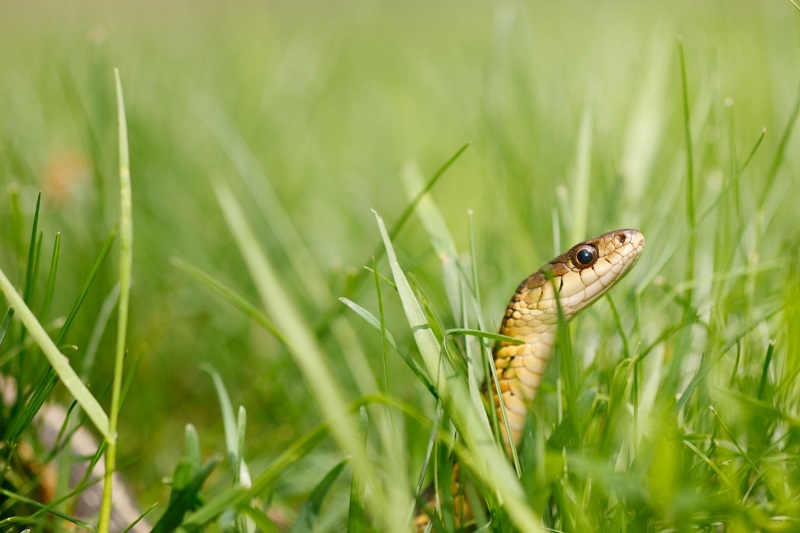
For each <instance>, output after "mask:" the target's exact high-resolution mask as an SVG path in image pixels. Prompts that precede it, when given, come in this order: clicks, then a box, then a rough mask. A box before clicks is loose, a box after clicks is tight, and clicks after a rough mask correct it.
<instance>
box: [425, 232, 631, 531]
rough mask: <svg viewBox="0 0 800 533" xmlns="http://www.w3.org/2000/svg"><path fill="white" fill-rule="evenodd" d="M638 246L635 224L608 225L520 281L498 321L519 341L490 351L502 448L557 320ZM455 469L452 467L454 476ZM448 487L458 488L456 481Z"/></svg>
mask: <svg viewBox="0 0 800 533" xmlns="http://www.w3.org/2000/svg"><path fill="white" fill-rule="evenodd" d="M643 249H644V235H642V233H641V232H639V231H638V230H635V229H620V230H615V231H610V232H608V233H604V234H602V235H599V236H597V237H594V238H592V239H588V240H585V241H583V242H580V243H578V244H576V245H574V246H573V247H572V248H570V249H569V250H568V251H567V252H565V253H563V254H561V255H559V256H558V257H556V258H555V259H553V260H552V261H550V262H549V263H547V264H545V265H544V266H542V267H541V268H540V269H539V270H537V271H536V272H534V273H533V274H531V275H530V276H528V277H527V278H525V279H524V280H523V281H522V283H520V284H519V286H518V287H517V290H516V291H515V292H514V295H513V296H512V297H511V301H510V302H509V303H508V307H507V308H506V312H505V315H504V317H503V320H502V324H501V326H500V334H501V335H504V336H506V337H511V338H512V339H516V340H517V341H518V342H516V343H515V342H509V341H500V342H497V343H496V344H495V346H494V349H493V353H492V355H493V359H494V367H495V371H496V375H497V389H496V390H494V391H493V392H495V394H491V397H493V399H494V401H493V403H494V408H495V409H496V411H497V420H498V426H499V430H500V433H501V434H502V439H503V442H504V443H505V447H506V451H507V452H508V451H510V448H511V446H512V443H513V446H517V445H518V444H519V443H520V441H521V440H522V436H523V433H524V430H525V423H526V421H527V418H528V410H529V408H530V406H531V405H532V404H533V402H534V400H535V399H536V396H537V394H538V392H539V387H540V386H541V384H542V379H543V376H544V373H545V370H546V369H547V364H548V362H549V361H550V358H551V356H552V354H553V348H554V346H555V344H556V339H557V337H558V329H559V324H560V323H566V322H569V321H570V320H571V319H572V318H574V317H575V316H576V315H577V314H578V313H580V312H581V311H583V310H584V309H586V308H587V307H589V306H590V305H592V303H594V302H595V301H596V300H597V299H599V298H600V297H601V296H603V295H605V294H606V293H607V292H608V291H609V290H610V289H611V287H613V286H614V285H616V283H617V282H618V281H620V280H621V279H622V278H624V277H625V275H626V274H627V273H628V272H630V270H631V269H632V268H633V266H634V265H635V264H636V262H637V261H638V259H639V256H640V255H641V253H642V250H643ZM519 341H521V342H519ZM488 393H489V387H488V386H484V396H489V394H488ZM509 432H510V435H509ZM456 466H457V465H456ZM456 472H457V468H454V476H455V474H456ZM453 487H454V490H455V491H458V483H457V482H456V483H454V484H453ZM456 497H457V498H458V499H459V500H460V501H461V503H460V504H457V505H456V509H459V507H461V509H460V510H459V514H460V515H462V516H468V515H469V514H471V513H469V509H468V508H467V504H466V500H465V499H464V498H461V497H460V496H458V495H456ZM433 503H435V500H434V502H433ZM429 522H430V517H429V516H428V515H427V514H425V513H424V512H421V513H419V514H418V515H417V517H416V519H415V528H416V529H417V531H424V530H425V529H426V528H428V527H429Z"/></svg>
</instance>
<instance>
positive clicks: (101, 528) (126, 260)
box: [97, 69, 133, 533]
mask: <svg viewBox="0 0 800 533" xmlns="http://www.w3.org/2000/svg"><path fill="white" fill-rule="evenodd" d="M114 78H115V81H116V88H117V121H118V136H119V236H120V239H119V244H120V247H119V305H118V306H117V309H118V311H117V343H116V350H115V357H114V378H113V382H112V386H111V407H110V411H109V417H108V418H109V432H110V433H111V438H110V439H106V440H107V441H108V448H107V449H106V453H105V459H106V461H105V462H106V470H105V481H104V485H103V501H102V503H101V505H100V512H99V518H98V521H97V530H98V532H99V533H105V532H106V531H108V528H109V525H110V521H111V505H112V500H111V498H112V494H111V489H112V486H113V483H112V476H113V475H114V470H115V469H116V461H117V420H118V417H119V410H120V407H121V405H120V396H121V394H122V370H123V367H124V362H125V351H126V343H127V339H128V310H129V307H130V293H131V271H132V270H133V198H132V193H131V172H130V166H131V165H130V158H129V155H128V126H127V120H126V118H125V100H124V97H123V95H122V82H121V81H120V77H119V70H117V69H114Z"/></svg>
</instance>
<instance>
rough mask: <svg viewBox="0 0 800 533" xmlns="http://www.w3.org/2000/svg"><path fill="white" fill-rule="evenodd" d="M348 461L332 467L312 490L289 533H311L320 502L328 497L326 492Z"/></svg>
mask: <svg viewBox="0 0 800 533" xmlns="http://www.w3.org/2000/svg"><path fill="white" fill-rule="evenodd" d="M348 461H349V459H345V460H343V461H341V462H340V463H339V464H337V465H336V466H334V467H333V468H332V469H331V471H330V472H328V473H327V474H326V475H325V477H324V478H322V481H320V482H319V484H318V485H317V486H316V487H315V488H314V491H313V492H312V493H311V496H310V497H309V498H308V500H307V501H306V503H305V504H303V508H302V509H300V515H299V516H298V517H297V521H296V522H295V523H294V527H292V529H291V533H311V532H312V531H313V530H314V524H315V523H316V520H317V515H319V510H320V508H321V507H322V502H323V501H324V500H325V496H327V495H328V491H329V490H330V488H331V487H332V486H333V484H334V482H335V481H336V479H337V478H338V477H339V474H341V473H342V470H344V467H345V466H346V465H347V463H348Z"/></svg>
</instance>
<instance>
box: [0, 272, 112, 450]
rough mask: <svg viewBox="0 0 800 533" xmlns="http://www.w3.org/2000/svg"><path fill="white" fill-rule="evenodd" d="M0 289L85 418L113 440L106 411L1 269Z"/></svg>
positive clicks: (104, 435)
mask: <svg viewBox="0 0 800 533" xmlns="http://www.w3.org/2000/svg"><path fill="white" fill-rule="evenodd" d="M0 290H2V292H3V294H4V295H5V297H6V300H8V302H9V303H10V304H11V306H12V307H13V308H14V314H16V316H17V317H19V319H20V321H21V322H22V324H23V325H24V326H25V328H26V329H27V330H28V333H29V334H30V336H31V337H33V339H34V341H35V342H36V344H37V345H38V346H39V348H40V349H41V350H42V353H43V354H44V356H45V357H46V358H47V360H48V362H49V363H50V365H51V366H52V367H53V371H54V372H55V373H56V374H57V375H58V377H59V378H60V379H61V381H62V382H63V383H64V386H65V387H66V388H67V390H69V392H70V394H72V396H73V397H74V398H75V400H76V401H77V402H78V404H79V405H80V406H81V407H82V408H83V410H84V411H85V412H86V415H87V416H88V417H89V419H91V421H92V423H93V424H94V425H95V427H96V428H97V431H99V432H100V433H101V434H102V435H103V437H105V438H106V439H110V438H112V436H111V432H110V429H109V421H108V416H107V415H106V413H105V412H104V411H103V408H102V407H100V404H99V403H98V402H97V400H96V399H95V397H94V396H92V393H91V392H89V389H87V388H86V386H85V385H84V384H83V382H82V381H81V380H80V378H79V377H78V375H77V374H76V373H75V371H74V370H73V369H72V367H71V366H70V364H69V360H68V359H67V358H66V357H65V356H64V355H63V354H62V353H61V352H60V351H59V349H58V347H57V346H56V344H55V343H54V342H53V341H52V340H51V339H50V337H49V336H48V335H47V332H46V331H45V330H44V328H43V327H42V325H41V324H40V323H39V321H38V320H36V317H35V316H34V315H33V313H32V312H31V310H30V309H29V308H28V306H27V305H25V301H24V300H23V298H22V296H20V294H19V293H17V291H16V290H15V289H14V286H13V285H12V284H11V282H10V281H9V280H8V278H7V277H6V275H5V273H4V272H3V271H2V270H0ZM37 410H38V409H37Z"/></svg>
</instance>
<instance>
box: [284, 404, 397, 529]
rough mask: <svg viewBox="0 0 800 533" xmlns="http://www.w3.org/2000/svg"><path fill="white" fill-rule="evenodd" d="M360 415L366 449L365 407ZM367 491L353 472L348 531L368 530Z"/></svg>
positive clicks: (359, 426)
mask: <svg viewBox="0 0 800 533" xmlns="http://www.w3.org/2000/svg"><path fill="white" fill-rule="evenodd" d="M387 394H388V393H387ZM358 414H359V424H358V430H359V432H360V433H361V437H362V439H363V443H364V447H366V446H367V437H368V433H367V432H368V431H369V416H368V415H367V410H366V409H365V408H364V407H362V408H360V409H359V410H358ZM365 491H366V486H365V485H364V478H363V477H362V476H361V473H360V472H358V471H357V470H353V477H352V479H351V480H350V506H349V510H348V517H347V531H354V532H363V531H366V530H367V516H366V514H365V509H366V506H365V505H364V498H365ZM301 514H302V513H301ZM298 521H299V520H298Z"/></svg>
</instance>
